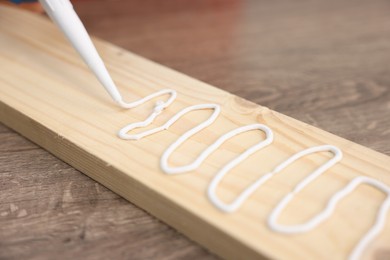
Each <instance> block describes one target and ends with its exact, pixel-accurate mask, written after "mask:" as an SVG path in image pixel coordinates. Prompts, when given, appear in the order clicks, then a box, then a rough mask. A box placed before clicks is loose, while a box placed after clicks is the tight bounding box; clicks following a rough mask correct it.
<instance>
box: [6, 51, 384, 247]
mask: <svg viewBox="0 0 390 260" xmlns="http://www.w3.org/2000/svg"><path fill="white" fill-rule="evenodd" d="M64 45H65V44H64ZM15 48H17V46H16V47H15ZM109 53H110V52H109ZM114 53H115V51H114ZM107 55H108V54H107ZM12 57H13V55H12ZM109 57H110V56H109ZM110 59H111V58H110ZM75 61H76V63H77V58H75ZM80 66H81V65H80ZM114 75H115V74H114ZM116 76H117V77H118V75H116ZM89 80H91V82H92V81H93V80H92V79H91V77H89ZM127 80H128V79H126V80H123V81H124V82H123V83H121V84H120V85H122V86H127V85H128V83H127ZM94 84H95V83H93V84H91V85H90V86H91V88H95V85H94ZM145 91H146V89H145ZM129 97H133V96H131V92H130V91H129ZM101 98H102V100H104V99H105V95H104V93H103V92H102V93H101ZM233 104H235V103H234V102H233ZM240 104H241V103H240ZM106 105H107V106H109V103H108V102H107V104H106ZM230 105H232V104H230ZM245 109H247V108H245ZM116 112H117V111H116ZM144 112H145V113H146V112H147V111H146V110H145V111H144ZM124 120H125V122H127V121H126V120H128V118H127V117H124ZM241 120H245V119H241ZM387 160H388V159H387ZM349 246H351V245H349Z"/></svg>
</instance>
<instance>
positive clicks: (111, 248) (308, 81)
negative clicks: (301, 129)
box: [0, 0, 390, 259]
mask: <svg viewBox="0 0 390 260" xmlns="http://www.w3.org/2000/svg"><path fill="white" fill-rule="evenodd" d="M74 6H75V9H76V10H77V12H78V13H79V15H80V17H81V19H82V20H83V21H84V23H85V25H86V27H87V28H88V30H89V31H90V33H91V34H93V35H95V36H98V37H100V38H102V39H105V40H107V41H109V42H112V43H114V44H116V45H119V46H121V47H124V48H125V49H128V50H130V51H132V52H134V53H137V54H139V55H141V56H144V57H146V58H149V59H151V60H154V61H156V62H158V63H161V64H164V65H166V66H168V67H171V68H173V69H176V70H178V71H181V72H183V73H185V74H188V75H190V76H192V77H194V78H197V79H200V80H202V81H205V82H207V83H210V84H212V85H215V86H217V87H220V88H223V89H225V90H228V91H230V92H232V93H235V94H237V95H239V96H241V97H244V98H247V99H249V100H251V101H254V102H256V103H259V104H261V105H264V106H268V107H270V108H272V109H274V110H277V111H279V112H282V113H284V114H287V115H290V116H292V117H294V118H296V119H299V120H301V121H304V122H307V123H309V124H312V125H316V126H318V127H320V128H323V129H325V130H327V131H329V132H332V133H334V134H337V135H340V136H342V137H344V138H347V139H349V140H352V141H354V142H357V143H359V144H362V145H365V146H368V147H370V148H372V149H375V150H377V151H380V152H382V153H385V154H388V155H390V44H389V43H390V16H389V15H388V14H389V12H390V2H389V1H387V0H373V1H366V0H354V1H352V0H329V1H320V0H318V1H314V0H302V1H287V0H285V1H284V0H280V1H255V0H254V1H238V0H237V1H226V0H220V1H210V0H199V1H180V0H164V1H159V0H146V1H145V0H132V1H114V0H99V1H98V0H91V1H80V2H76V3H74ZM0 140H1V141H0V259H21V258H32V259H41V258H56V259H58V258H70V257H76V258H82V259H108V258H110V259H130V258H131V259H152V258H153V259H155V258H158V259H189V258H190V259H191V258H202V259H214V258H216V257H215V256H214V255H212V254H210V253H209V252H207V251H206V250H205V249H203V248H201V247H200V246H198V245H197V244H195V243H194V242H192V241H190V240H188V239H187V238H186V237H184V236H182V235H181V234H179V233H177V232H176V231H175V230H173V229H171V228H170V227H168V226H167V225H165V224H163V223H161V222H160V221H158V220H157V219H155V218H154V217H151V216H149V215H148V214H147V213H145V212H144V211H143V210H141V209H139V208H137V207H135V206H133V205H132V204H131V203H129V202H127V201H125V200H124V199H122V198H120V197H119V196H117V195H116V194H114V193H112V192H111V191H109V190H107V189H106V188H104V187H103V186H101V185H100V184H98V183H96V182H94V181H92V180H91V179H89V178H88V177H86V176H85V175H83V174H82V173H80V172H78V171H77V170H75V169H73V168H71V167H70V166H69V165H67V164H66V163H64V162H62V161H60V160H58V159H57V158H55V157H54V156H52V155H51V154H49V153H48V152H46V151H45V150H43V149H41V148H39V147H38V146H36V145H35V144H33V143H31V142H30V141H28V140H26V139H25V138H23V137H21V136H19V135H18V134H16V133H15V132H13V131H12V130H10V129H8V128H6V127H5V126H2V125H0ZM389 163H390V162H389Z"/></svg>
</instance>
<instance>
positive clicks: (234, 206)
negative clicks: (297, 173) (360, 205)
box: [118, 89, 390, 259]
mask: <svg viewBox="0 0 390 260" xmlns="http://www.w3.org/2000/svg"><path fill="white" fill-rule="evenodd" d="M166 94H169V95H170V97H169V98H168V100H167V101H165V102H163V101H158V102H156V104H155V107H154V109H153V111H152V113H151V114H150V115H149V116H148V117H147V118H146V119H145V120H144V121H140V122H136V123H131V124H128V125H126V126H125V127H123V128H122V129H121V130H120V131H119V132H118V136H119V137H120V138H122V139H125V140H139V139H142V138H143V137H146V136H149V135H152V134H155V133H158V132H161V131H164V130H167V129H168V128H169V127H170V126H172V125H173V124H174V123H176V122H177V121H178V120H180V119H181V118H182V117H183V116H184V115H186V114H188V113H190V112H191V111H195V110H204V109H212V110H213V112H212V114H211V115H210V116H209V117H208V118H207V119H206V120H205V121H203V122H201V123H200V124H198V125H197V126H195V127H193V128H191V129H190V130H188V131H187V132H185V133H184V134H182V135H181V136H180V137H179V138H178V139H177V140H176V141H175V142H173V143H172V144H171V145H169V147H168V148H167V149H166V150H165V151H164V153H163V154H162V156H161V158H160V166H161V168H162V170H163V171H164V172H165V173H166V174H169V175H174V174H182V173H186V172H189V171H193V170H195V169H197V168H199V167H200V166H201V164H202V163H203V162H204V161H205V160H206V159H207V157H208V156H209V155H210V154H212V153H213V152H215V151H216V150H217V149H218V148H219V147H220V146H221V145H222V144H223V143H224V142H226V141H227V140H229V139H231V138H232V137H234V136H236V135H239V134H241V133H244V132H248V131H252V130H260V131H262V132H264V134H265V139H263V140H261V141H260V142H258V143H257V144H255V145H253V146H251V147H249V148H248V149H247V150H245V151H244V152H243V153H241V154H239V155H238V156H237V157H235V158H234V159H233V160H232V161H230V162H229V163H227V164H226V165H225V166H223V167H222V168H221V169H220V170H219V171H218V172H217V174H216V175H215V176H214V177H213V179H212V180H211V182H210V184H209V186H208V189H207V196H208V198H209V200H210V202H211V203H212V204H213V205H214V206H215V207H216V208H218V209H220V210H221V211H224V212H230V213H231V212H234V211H236V210H238V209H239V208H240V206H241V205H242V204H243V203H244V202H245V201H246V200H247V199H248V198H249V197H250V196H251V195H252V194H253V193H254V192H255V191H256V190H257V189H258V188H259V187H261V186H262V185H263V184H264V183H266V182H267V181H268V180H269V179H271V178H272V177H273V176H274V175H276V174H278V173H280V172H281V171H283V170H284V169H285V168H287V167H288V166H289V165H291V164H292V163H294V162H295V161H297V160H299V159H301V158H302V157H304V156H307V155H310V154H313V153H317V152H326V151H328V152H331V153H333V157H332V158H331V159H330V160H328V161H327V162H325V163H324V164H322V165H321V166H320V167H318V168H317V169H316V170H314V171H313V172H312V173H310V174H309V175H308V176H307V177H305V178H304V179H303V180H302V181H301V182H299V183H298V184H297V185H296V186H295V187H294V189H293V190H292V191H291V192H289V193H288V194H287V195H285V196H284V197H283V198H282V199H281V200H280V201H279V202H278V204H277V206H276V207H275V208H274V209H273V211H272V212H271V214H270V216H269V217H268V220H267V224H268V226H269V227H270V229H271V230H273V231H275V232H279V233H285V234H296V233H305V232H308V231H310V230H312V229H314V228H316V227H317V226H318V225H319V224H321V223H322V222H324V221H325V220H326V219H328V218H329V217H330V216H331V215H332V213H333V212H334V210H335V208H336V206H337V204H338V203H339V202H340V201H341V200H342V199H343V198H345V197H346V196H348V195H349V194H350V193H352V192H353V191H354V190H355V189H356V188H357V186H359V185H361V184H367V185H370V186H372V187H374V188H377V189H378V190H380V191H382V192H383V193H385V194H387V198H386V199H385V201H384V202H383V203H382V205H381V207H380V209H379V212H378V214H377V217H376V221H375V223H374V225H373V226H372V227H371V228H370V229H369V231H368V232H367V233H366V234H365V235H364V236H363V237H362V238H361V239H360V240H359V242H358V244H357V245H356V246H355V247H354V249H353V250H352V252H351V254H350V255H349V259H358V258H360V256H361V255H362V253H363V251H364V249H365V248H366V247H367V246H368V244H369V243H370V242H371V241H372V240H373V239H374V238H375V237H376V236H377V235H378V234H379V233H380V231H381V230H382V229H383V227H384V225H385V223H386V216H387V213H388V211H389V209H390V187H389V186H387V185H385V184H384V183H382V182H380V181H378V180H375V179H373V178H369V177H365V176H359V177H356V178H354V179H352V180H351V181H350V182H349V183H348V185H346V186H345V187H344V188H343V189H341V190H340V191H338V192H337V193H336V194H334V195H333V196H332V197H331V198H330V200H329V201H328V203H327V205H326V207H325V208H324V210H323V211H322V212H320V213H319V214H317V215H316V216H314V217H313V218H311V219H310V220H309V221H307V222H305V223H303V224H299V225H292V226H284V225H281V224H278V223H277V219H278V217H279V215H280V214H281V213H282V211H283V210H284V208H285V207H286V206H287V205H288V204H289V203H290V202H291V200H292V199H293V198H294V196H295V195H296V194H297V193H299V192H300V191H301V190H302V189H304V188H305V187H306V186H307V185H309V184H310V183H311V182H312V181H314V180H315V179H316V178H318V177H319V176H320V175H322V174H323V173H325V172H326V171H327V170H328V169H329V168H331V167H332V166H334V165H335V164H336V163H338V162H339V161H340V160H341V159H342V157H343V155H342V152H341V150H340V149H339V148H337V147H335V146H332V145H321V146H315V147H311V148H308V149H305V150H303V151H300V152H298V153H296V154H294V155H292V156H291V157H289V158H288V159H287V160H285V161H283V162H282V163H280V164H279V165H278V166H276V167H275V168H274V170H272V171H271V172H268V173H266V174H264V175H263V176H262V177H260V178H258V179H257V180H256V181H255V182H254V183H252V184H251V185H249V186H248V187H247V188H246V189H245V190H243V191H242V192H241V193H240V194H239V195H238V196H237V198H236V199H234V200H233V201H232V202H231V203H225V202H223V201H222V200H220V199H219V198H218V196H217V195H216V189H217V187H218V185H219V184H220V182H221V181H222V179H223V178H224V177H225V175H226V174H227V173H228V172H229V171H230V170H231V169H233V168H234V167H236V166H237V165H238V164H239V163H241V162H243V161H244V160H245V159H246V158H248V157H249V156H250V155H252V154H254V153H256V152H257V151H259V150H261V149H263V148H264V147H266V146H268V145H270V144H271V143H272V141H273V133H272V130H271V129H270V128H268V127H267V126H265V125H262V124H251V125H247V126H243V127H239V128H236V129H234V130H232V131H230V132H227V133H226V134H224V135H222V136H221V137H219V138H218V139H217V140H216V141H215V142H214V143H213V144H211V145H210V146H209V147H207V148H206V149H205V150H204V151H203V152H202V153H201V154H200V155H199V156H198V157H197V158H196V159H195V160H194V161H193V162H192V163H190V164H187V165H184V166H178V167H171V166H169V164H168V159H169V157H170V156H171V154H172V153H173V152H174V151H175V150H176V149H177V148H178V147H179V146H180V145H182V144H183V143H184V142H185V141H186V140H188V139H189V138H191V137H192V136H193V135H195V134H196V133H198V132H200V131H202V130H203V129H205V128H206V127H208V126H210V125H211V124H212V123H213V122H214V121H215V120H216V119H217V117H218V116H219V114H220V111H221V109H220V106H219V105H217V104H199V105H194V106H189V107H186V108H184V109H182V110H181V111H179V112H178V113H176V114H175V115H174V116H173V117H171V118H170V119H169V120H168V121H166V122H165V123H164V124H163V125H161V126H159V127H156V128H153V129H150V130H146V131H144V132H141V133H138V134H133V135H129V134H128V132H129V131H132V130H134V129H136V128H141V127H146V126H148V125H150V124H151V123H153V121H154V120H155V119H156V117H157V116H158V115H160V114H161V113H162V111H163V110H164V109H165V108H167V107H168V106H169V105H171V104H172V103H173V102H174V100H175V99H176V96H177V93H176V91H175V90H171V89H164V90H161V91H158V92H155V93H153V94H151V95H148V96H146V97H144V98H142V99H140V100H137V101H135V102H132V103H124V104H123V106H124V107H126V108H134V107H137V106H140V105H142V104H144V103H145V102H147V101H149V100H151V99H153V98H156V97H159V96H163V95H166Z"/></svg>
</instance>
